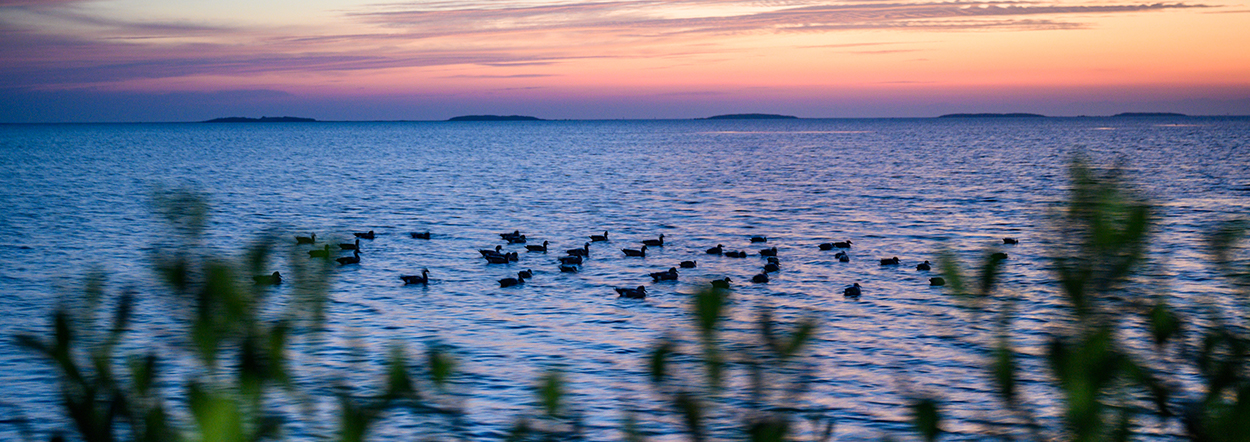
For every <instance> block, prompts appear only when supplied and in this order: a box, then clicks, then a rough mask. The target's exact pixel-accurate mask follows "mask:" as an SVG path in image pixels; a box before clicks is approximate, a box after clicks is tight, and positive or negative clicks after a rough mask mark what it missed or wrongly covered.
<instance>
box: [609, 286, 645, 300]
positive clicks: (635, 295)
mask: <svg viewBox="0 0 1250 442" xmlns="http://www.w3.org/2000/svg"><path fill="white" fill-rule="evenodd" d="M616 293H619V294H620V297H622V298H629V299H645V298H646V297H647V288H646V287H643V286H638V288H636V289H628V288H625V289H623V288H618V289H616Z"/></svg>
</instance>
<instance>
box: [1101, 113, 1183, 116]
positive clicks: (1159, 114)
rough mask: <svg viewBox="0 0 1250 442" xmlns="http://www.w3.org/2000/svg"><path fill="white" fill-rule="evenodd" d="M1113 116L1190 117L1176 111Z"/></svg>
mask: <svg viewBox="0 0 1250 442" xmlns="http://www.w3.org/2000/svg"><path fill="white" fill-rule="evenodd" d="M1112 116H1113V117H1188V116H1189V115H1185V114H1178V113H1175V112H1124V113H1119V114H1115V115H1112Z"/></svg>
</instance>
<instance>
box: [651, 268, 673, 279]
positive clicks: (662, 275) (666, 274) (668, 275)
mask: <svg viewBox="0 0 1250 442" xmlns="http://www.w3.org/2000/svg"><path fill="white" fill-rule="evenodd" d="M651 279H653V280H656V281H676V280H677V268H676V267H669V268H668V270H666V271H663V272H655V273H652V274H651Z"/></svg>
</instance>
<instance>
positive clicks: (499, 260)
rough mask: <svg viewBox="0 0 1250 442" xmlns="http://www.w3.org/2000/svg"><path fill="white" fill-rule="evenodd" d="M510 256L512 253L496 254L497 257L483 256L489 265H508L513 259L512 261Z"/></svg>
mask: <svg viewBox="0 0 1250 442" xmlns="http://www.w3.org/2000/svg"><path fill="white" fill-rule="evenodd" d="M509 255H511V253H500V254H496V255H485V256H483V257H484V258H486V263H487V264H507V263H509V262H512V259H511V257H510V256H509Z"/></svg>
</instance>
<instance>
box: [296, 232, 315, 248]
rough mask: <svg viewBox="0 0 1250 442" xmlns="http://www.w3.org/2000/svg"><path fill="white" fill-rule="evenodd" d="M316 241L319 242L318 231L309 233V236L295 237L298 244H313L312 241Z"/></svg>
mask: <svg viewBox="0 0 1250 442" xmlns="http://www.w3.org/2000/svg"><path fill="white" fill-rule="evenodd" d="M315 242H317V234H316V233H313V234H311V235H308V236H297V237H295V244H297V245H298V244H312V243H315Z"/></svg>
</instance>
